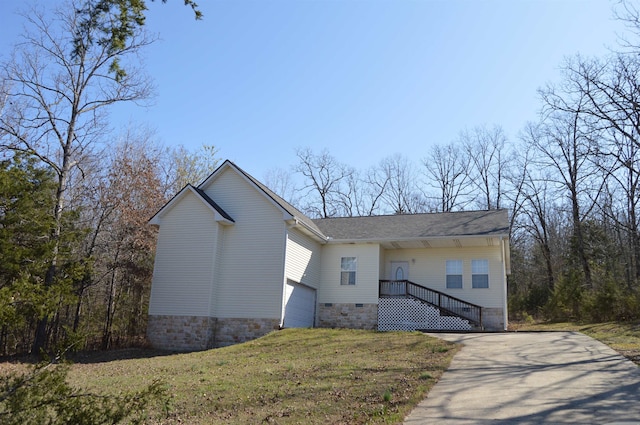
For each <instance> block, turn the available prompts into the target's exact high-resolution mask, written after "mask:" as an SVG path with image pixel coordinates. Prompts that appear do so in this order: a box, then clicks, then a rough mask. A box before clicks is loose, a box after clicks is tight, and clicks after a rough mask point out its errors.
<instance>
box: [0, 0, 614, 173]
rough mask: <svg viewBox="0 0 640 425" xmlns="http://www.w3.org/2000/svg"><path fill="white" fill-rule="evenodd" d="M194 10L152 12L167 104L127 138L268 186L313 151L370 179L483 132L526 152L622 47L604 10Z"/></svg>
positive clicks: (437, 6)
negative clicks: (559, 87) (215, 157)
mask: <svg viewBox="0 0 640 425" xmlns="http://www.w3.org/2000/svg"><path fill="white" fill-rule="evenodd" d="M53 1H54V0H51V2H53ZM55 1H57V0H55ZM16 3H17V2H15V1H13V0H0V24H1V25H0V59H4V58H6V57H7V54H8V52H9V45H10V43H11V42H12V41H15V40H17V35H18V34H19V32H20V30H21V22H20V21H19V19H18V18H17V17H16V16H15V15H12V13H11V12H12V11H13V10H14V9H15V7H16ZM182 3H183V2H182V1H181V0H169V1H168V3H167V4H162V3H161V2H160V1H159V0H156V1H155V2H149V9H150V10H149V14H148V19H147V27H148V30H149V31H151V32H152V33H158V34H159V36H160V37H161V39H162V40H161V41H158V42H157V43H155V44H154V45H152V46H151V47H150V48H148V50H147V52H146V57H147V59H146V67H147V70H148V72H149V74H150V75H151V76H152V77H153V79H154V80H155V85H156V87H157V96H156V97H155V99H154V102H153V105H152V106H150V107H135V106H128V107H118V108H116V109H114V110H113V112H112V115H111V117H112V122H113V125H114V126H115V127H120V126H125V125H127V124H128V123H133V125H140V126H142V125H144V126H149V127H150V128H152V129H155V131H156V134H157V137H158V138H159V139H160V140H161V141H162V143H164V144H166V145H174V144H184V145H185V146H186V147H188V148H190V149H196V148H197V147H198V146H200V145H202V144H203V143H206V144H213V145H215V146H216V147H218V148H219V155H220V156H221V157H222V158H224V159H231V160H232V161H234V162H236V163H237V164H238V165H239V166H240V167H242V168H244V169H245V170H246V171H248V172H249V173H251V174H253V175H254V176H255V177H258V178H263V177H264V175H265V173H266V171H267V170H269V169H271V168H274V167H280V168H285V169H286V168H288V167H290V166H291V165H293V164H294V163H295V162H296V157H295V149H296V148H297V147H307V146H309V147H312V148H313V149H315V150H318V151H319V150H322V149H325V148H326V149H327V150H328V151H329V152H330V153H331V154H333V155H334V156H335V157H337V158H338V159H339V160H341V161H342V162H345V163H347V164H350V165H352V166H354V167H357V168H359V169H365V168H367V167H369V166H371V165H374V164H376V163H377V162H379V161H380V160H381V159H382V158H384V157H386V156H389V155H392V154H395V153H401V154H404V155H406V156H408V157H409V158H411V159H413V160H415V161H419V160H420V159H421V158H423V157H424V156H425V155H426V153H427V152H428V150H429V147H430V146H431V145H434V144H445V143H449V142H451V141H453V140H454V139H455V138H456V137H457V136H458V134H459V133H460V131H462V130H464V129H465V128H472V127H474V126H477V125H483V124H486V125H494V124H497V125H500V126H502V127H503V128H504V130H505V132H506V134H507V136H508V137H509V139H510V140H512V141H513V140H515V139H516V137H517V133H518V131H519V130H520V129H521V128H522V127H523V126H524V125H525V123H526V122H527V121H529V120H535V119H536V114H537V111H538V109H539V107H540V102H539V100H538V95H537V93H536V90H537V89H538V88H539V87H541V86H543V85H545V84H546V83H547V82H552V81H555V80H557V79H558V78H559V67H560V66H561V64H562V60H563V58H564V57H566V56H571V55H574V54H576V53H581V54H583V55H585V56H589V55H603V54H605V53H606V51H607V50H606V49H607V47H611V46H614V45H615V42H616V33H620V32H621V31H622V25H621V24H620V23H619V22H617V21H615V20H613V18H612V12H611V7H612V4H613V3H612V2H609V1H604V0H592V1H588V0H573V1H543V0H539V1H526V0H522V1H471V0H469V1H426V0H425V1H417V0H413V1H409V0H384V1H383V0H317V1H312V0H296V1H294V0H277V1H271V0H255V1H249V0H215V1H212V0H200V1H199V3H200V6H201V10H202V12H203V13H204V15H205V16H204V19H203V20H202V21H199V22H196V21H194V19H193V16H192V14H191V11H190V10H189V9H188V8H186V7H184V6H183V5H182Z"/></svg>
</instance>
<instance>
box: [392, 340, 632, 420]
mask: <svg viewBox="0 0 640 425" xmlns="http://www.w3.org/2000/svg"><path fill="white" fill-rule="evenodd" d="M432 336H435V337H437V338H443V339H446V340H448V341H453V342H459V343H462V344H464V347H463V348H462V350H461V351H460V352H459V353H458V354H456V356H455V357H454V359H453V361H452V362H451V366H450V367H449V369H448V370H447V372H445V373H444V375H443V376H442V378H441V379H440V381H439V382H438V383H437V384H436V385H435V387H434V388H433V389H432V390H431V392H430V393H429V395H428V397H427V398H426V399H425V400H424V401H422V403H420V404H419V405H418V407H416V408H415V409H414V410H413V412H411V414H410V415H409V416H408V417H407V418H406V419H405V422H404V423H405V424H406V425H418V424H438V425H440V424H487V423H491V424H536V425H537V424H623V423H624V424H640V368H638V367H637V366H636V365H635V364H634V363H632V362H631V361H629V360H626V359H625V358H624V357H622V356H621V355H619V354H618V353H616V352H615V351H614V350H612V349H611V348H609V347H607V346H606V345H604V344H602V343H600V342H598V341H596V340H594V339H592V338H589V337H588V336H586V335H583V334H581V333H577V332H531V333H529V332H517V333H495V334H433V335H432Z"/></svg>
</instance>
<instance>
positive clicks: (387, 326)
mask: <svg viewBox="0 0 640 425" xmlns="http://www.w3.org/2000/svg"><path fill="white" fill-rule="evenodd" d="M474 328H475V326H472V325H471V324H470V323H469V321H468V320H466V319H463V318H461V317H456V316H443V315H441V314H440V310H438V309H437V308H435V307H433V306H431V305H429V304H426V303H423V302H420V301H418V300H416V299H413V298H379V299H378V330H380V331H415V330H432V331H444V330H447V331H467V332H468V331H473V330H475V329H474Z"/></svg>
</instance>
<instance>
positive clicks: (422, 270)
mask: <svg viewBox="0 0 640 425" xmlns="http://www.w3.org/2000/svg"><path fill="white" fill-rule="evenodd" d="M452 259H457V260H462V263H463V277H462V283H463V289H462V290H460V289H447V287H446V281H447V280H446V275H447V273H446V261H447V260H452ZM476 259H486V260H487V262H488V266H489V288H488V289H483V290H477V289H473V288H472V287H471V260H476ZM413 260H415V262H414V261H413ZM384 261H385V274H384V276H389V275H390V274H389V273H391V261H410V267H411V281H412V282H415V283H417V284H420V285H424V286H427V287H429V288H432V289H435V290H438V291H442V292H444V293H447V294H450V295H452V296H454V297H458V298H461V299H463V300H465V301H468V302H470V303H473V304H478V305H481V306H483V307H489V308H503V307H504V300H505V298H504V297H505V296H506V295H505V294H504V287H505V285H504V279H505V276H504V268H503V267H504V265H503V264H502V255H501V247H500V246H499V245H496V246H479V247H469V248H425V249H401V250H394V249H388V250H385V251H384Z"/></svg>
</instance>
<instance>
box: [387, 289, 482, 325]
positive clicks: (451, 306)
mask: <svg viewBox="0 0 640 425" xmlns="http://www.w3.org/2000/svg"><path fill="white" fill-rule="evenodd" d="M379 285H380V287H379V290H380V296H381V297H411V298H415V299H417V300H420V301H422V302H425V303H427V304H429V305H432V306H434V307H436V308H438V309H439V310H440V311H442V312H444V313H447V314H452V315H454V316H459V317H462V318H464V319H467V320H469V321H470V322H472V323H474V324H475V325H477V326H482V307H481V306H479V305H477V304H472V303H470V302H467V301H464V300H461V299H460V298H456V297H454V296H451V295H448V294H445V293H444V292H440V291H437V290H435V289H431V288H427V287H425V286H422V285H418V284H417V283H414V282H411V281H409V280H380V284H379Z"/></svg>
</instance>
